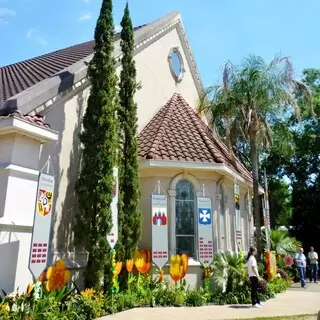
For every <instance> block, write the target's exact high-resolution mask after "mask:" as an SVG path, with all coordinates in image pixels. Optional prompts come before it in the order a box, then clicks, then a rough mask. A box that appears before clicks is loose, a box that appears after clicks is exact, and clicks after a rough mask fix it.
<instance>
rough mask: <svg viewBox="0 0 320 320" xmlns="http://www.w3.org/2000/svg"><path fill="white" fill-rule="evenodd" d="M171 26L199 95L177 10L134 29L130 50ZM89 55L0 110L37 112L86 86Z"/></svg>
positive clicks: (117, 47)
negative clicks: (133, 38)
mask: <svg viewBox="0 0 320 320" xmlns="http://www.w3.org/2000/svg"><path fill="white" fill-rule="evenodd" d="M174 28H176V29H177V32H178V35H179V38H180V41H181V43H182V48H183V50H184V53H185V56H186V60H187V64H188V66H189V69H190V72H191V75H192V78H193V80H194V83H195V85H196V88H197V91H198V93H199V95H200V94H201V92H202V91H203V86H202V82H201V80H200V76H199V72H198V69H197V66H196V64H195V59H194V57H193V54H192V51H191V48H190V45H189V43H188V40H187V37H186V33H185V31H184V27H183V24H182V21H181V16H180V14H179V13H178V12H171V13H169V14H168V15H166V16H164V17H162V18H160V19H158V20H156V21H154V22H153V23H151V24H147V25H146V26H144V27H143V28H141V29H138V30H136V31H135V33H134V37H135V49H134V54H135V55H137V54H138V53H139V52H141V51H142V50H144V49H146V48H147V47H149V46H150V45H151V44H152V43H154V42H155V41H157V40H158V39H160V38H162V37H163V36H164V35H166V34H167V33H168V32H170V31H172V30H173V29H174ZM114 47H115V50H114V57H115V58H116V60H117V63H118V65H119V64H120V60H121V48H120V40H118V41H116V42H115V44H114ZM92 57H93V54H91V55H89V56H88V57H86V58H84V59H82V60H80V61H78V62H76V63H75V64H73V65H71V66H70V67H67V68H65V69H64V70H61V71H59V72H58V73H57V74H56V75H54V76H52V77H51V78H49V79H46V80H43V81H41V82H39V83H37V84H35V85H34V86H32V87H30V88H28V89H26V90H24V91H22V92H20V93H19V94H17V95H15V96H13V97H11V98H10V99H8V100H7V101H5V102H4V104H3V106H2V108H1V110H0V114H5V113H12V112H13V111H15V110H19V111H21V113H22V114H33V113H35V112H36V113H39V112H41V111H43V110H44V109H45V108H47V107H48V106H50V105H52V104H55V103H56V102H57V100H58V99H59V98H60V97H63V96H65V95H66V94H68V93H70V92H72V91H73V90H74V89H76V88H78V87H80V86H83V85H86V86H88V85H89V83H88V82H89V81H88V79H87V70H88V64H89V62H90V61H91V59H92Z"/></svg>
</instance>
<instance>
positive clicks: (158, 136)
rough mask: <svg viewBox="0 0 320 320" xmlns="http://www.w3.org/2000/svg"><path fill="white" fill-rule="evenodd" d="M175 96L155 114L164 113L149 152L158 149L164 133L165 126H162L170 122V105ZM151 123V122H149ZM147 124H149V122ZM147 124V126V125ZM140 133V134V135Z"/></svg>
mask: <svg viewBox="0 0 320 320" xmlns="http://www.w3.org/2000/svg"><path fill="white" fill-rule="evenodd" d="M176 98H177V97H176V94H174V95H173V96H172V97H171V98H170V100H169V101H168V102H167V103H166V104H165V105H164V106H163V107H161V109H160V110H159V111H158V112H157V113H164V116H163V117H162V118H161V122H160V123H159V126H158V130H157V134H156V135H155V137H154V139H153V141H152V144H151V147H150V151H152V152H153V150H155V151H157V150H158V149H159V145H160V142H161V140H162V137H163V134H164V132H165V129H166V126H165V125H164V124H165V123H167V122H168V121H170V118H171V116H172V103H173V102H174V101H173V100H174V99H176ZM151 122H153V121H151ZM149 124H151V123H150V122H149ZM149 124H148V125H149ZM148 125H147V126H146V127H145V128H144V129H143V130H142V132H143V131H144V130H145V129H147V127H148ZM142 132H141V134H142Z"/></svg>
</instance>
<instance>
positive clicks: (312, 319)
mask: <svg viewBox="0 0 320 320" xmlns="http://www.w3.org/2000/svg"><path fill="white" fill-rule="evenodd" d="M316 319H317V315H316V314H306V315H300V316H288V317H265V318H264V317H259V318H250V319H241V320H316ZM238 320H240V319H238Z"/></svg>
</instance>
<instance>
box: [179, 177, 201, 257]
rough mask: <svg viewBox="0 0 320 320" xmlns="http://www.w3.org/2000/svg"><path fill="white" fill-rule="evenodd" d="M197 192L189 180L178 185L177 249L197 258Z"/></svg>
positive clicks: (180, 252) (181, 252)
mask: <svg viewBox="0 0 320 320" xmlns="http://www.w3.org/2000/svg"><path fill="white" fill-rule="evenodd" d="M195 229H196V228H195V190H194V187H193V185H192V183H191V182H190V181H188V180H180V181H179V182H178V183H177V185H176V249H177V253H178V254H183V253H186V254H187V255H188V256H189V257H192V258H196V257H195Z"/></svg>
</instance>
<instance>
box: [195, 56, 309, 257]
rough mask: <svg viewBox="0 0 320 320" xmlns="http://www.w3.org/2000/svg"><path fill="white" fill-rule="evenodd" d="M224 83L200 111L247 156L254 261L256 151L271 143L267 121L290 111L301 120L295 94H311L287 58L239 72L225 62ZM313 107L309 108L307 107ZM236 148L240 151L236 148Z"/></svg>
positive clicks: (253, 59) (250, 62)
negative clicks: (251, 205)
mask: <svg viewBox="0 0 320 320" xmlns="http://www.w3.org/2000/svg"><path fill="white" fill-rule="evenodd" d="M222 79H223V81H222V84H220V85H217V86H213V87H210V88H208V89H207V90H206V91H205V92H204V94H203V95H202V96H201V97H200V99H199V106H198V107H199V111H200V112H204V113H205V114H206V115H207V116H208V118H209V120H210V121H211V124H212V128H213V131H214V132H215V133H216V134H217V135H220V137H221V136H224V137H225V142H226V145H227V147H228V148H229V150H230V152H231V154H232V155H233V156H234V152H233V149H232V144H233V142H234V141H236V142H237V143H238V145H240V146H241V145H243V144H246V145H248V148H249V153H250V159H249V161H250V164H251V169H252V179H253V215H254V220H255V225H256V245H257V249H258V254H259V255H258V257H260V254H261V216H260V198H259V147H261V146H263V147H264V149H265V148H267V147H268V146H269V145H270V144H271V142H272V133H271V129H270V126H269V122H270V121H275V119H276V118H277V117H279V116H280V115H281V113H282V112H284V111H287V110H290V109H289V108H291V109H292V108H293V109H295V111H296V115H297V117H298V118H299V116H300V113H299V107H298V105H297V103H296V99H295V92H296V90H297V89H299V92H302V91H303V92H305V93H306V95H307V97H308V98H309V100H310V101H311V94H310V92H309V90H308V88H307V87H306V85H305V84H303V83H302V82H300V81H297V80H294V79H293V70H292V65H291V62H290V60H289V59H288V58H287V57H276V58H274V59H273V60H272V61H271V62H270V63H269V64H267V63H265V62H264V60H263V59H262V58H261V57H258V56H254V55H252V56H249V58H247V59H245V60H244V62H243V64H242V65H240V66H239V67H236V66H234V65H233V64H232V63H231V62H227V63H226V64H225V66H224V69H223V77H222ZM311 108H312V107H311ZM237 147H238V146H237Z"/></svg>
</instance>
